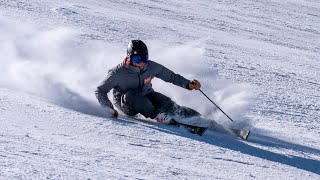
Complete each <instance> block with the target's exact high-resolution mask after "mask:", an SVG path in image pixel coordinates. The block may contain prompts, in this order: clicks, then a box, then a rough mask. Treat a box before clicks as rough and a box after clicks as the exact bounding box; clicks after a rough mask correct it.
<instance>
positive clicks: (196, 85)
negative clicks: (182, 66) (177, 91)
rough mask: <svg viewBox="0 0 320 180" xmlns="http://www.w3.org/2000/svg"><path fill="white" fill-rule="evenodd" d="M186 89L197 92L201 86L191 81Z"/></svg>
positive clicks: (196, 81) (195, 81) (197, 82)
mask: <svg viewBox="0 0 320 180" xmlns="http://www.w3.org/2000/svg"><path fill="white" fill-rule="evenodd" d="M187 88H188V89H190V90H194V89H195V90H199V89H200V88H201V84H200V82H199V81H198V80H195V79H194V80H193V81H191V82H189V84H188V86H187Z"/></svg>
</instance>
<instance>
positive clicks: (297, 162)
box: [53, 83, 320, 174]
mask: <svg viewBox="0 0 320 180" xmlns="http://www.w3.org/2000/svg"><path fill="white" fill-rule="evenodd" d="M53 88H55V90H54V91H53V92H55V94H53V97H55V98H54V100H53V103H55V104H57V105H60V106H62V107H65V108H68V109H72V110H75V111H78V112H81V113H84V114H89V115H93V116H97V117H103V118H106V117H108V116H107V113H106V112H105V110H104V109H102V108H101V107H99V106H97V105H96V104H94V103H91V102H89V101H87V100H86V99H84V98H82V97H81V96H80V95H78V94H77V93H75V92H73V91H71V90H70V89H68V88H66V87H64V86H63V85H61V84H57V83H56V84H54V86H53ZM58 97H61V98H58ZM114 121H115V122H118V123H126V124H136V123H139V121H134V120H129V121H128V119H117V120H116V119H115V120H114ZM145 123H148V122H147V121H146V122H144V123H142V124H141V123H139V124H140V125H144V126H146V127H149V128H152V129H155V130H158V131H162V132H166V133H171V134H175V135H178V136H183V137H187V138H190V139H194V140H197V141H202V142H205V143H208V144H211V145H215V146H220V147H223V148H226V149H231V150H234V151H239V152H241V153H243V154H247V155H250V156H255V157H259V158H263V159H266V160H269V161H273V162H278V163H282V164H286V165H289V166H292V167H296V168H299V169H302V170H306V171H309V172H312V173H316V174H320V168H319V167H320V161H318V160H313V159H308V158H304V157H298V156H294V155H292V156H287V155H282V154H278V153H275V152H270V151H267V150H263V149H259V148H257V147H253V146H251V145H249V144H246V143H244V142H243V141H242V140H239V139H235V138H232V137H230V136H227V135H224V134H221V133H216V132H214V133H211V134H210V133H209V135H207V136H206V135H204V136H202V137H200V136H197V135H194V134H190V133H189V132H185V131H179V130H178V129H176V128H172V127H170V126H166V125H163V124H157V123H152V122H149V123H151V124H152V125H151V126H150V124H149V125H148V124H145ZM249 142H253V143H256V144H260V145H263V146H271V147H277V148H284V149H291V150H294V151H300V152H308V153H311V154H314V155H316V156H320V150H318V149H314V148H310V147H307V146H303V145H299V144H294V143H291V142H287V141H284V140H281V139H277V138H273V137H268V136H267V135H260V134H251V135H250V138H249ZM226 160H227V159H226ZM232 161H234V160H232ZM249 165H251V164H249Z"/></svg>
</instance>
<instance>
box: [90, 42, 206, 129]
mask: <svg viewBox="0 0 320 180" xmlns="http://www.w3.org/2000/svg"><path fill="white" fill-rule="evenodd" d="M154 77H157V78H160V79H162V80H164V81H166V82H169V83H173V84H175V85H177V86H180V87H183V88H186V89H189V90H199V89H200V87H201V84H200V82H199V81H197V80H192V81H190V80H188V79H186V78H184V77H182V76H181V75H179V74H176V73H174V72H172V71H171V70H169V69H167V68H166V67H164V66H162V65H160V64H158V63H156V62H154V61H152V60H149V58H148V48H147V46H146V45H145V43H144V42H142V41H141V40H131V41H130V43H129V45H128V48H127V56H126V57H125V59H124V61H123V62H122V63H121V64H119V65H118V66H116V67H114V68H112V69H110V70H109V72H108V76H107V77H106V78H105V79H104V81H103V82H102V83H101V85H99V86H98V88H97V90H96V91H95V95H96V97H97V99H98V101H99V103H100V105H101V106H102V107H105V108H110V109H111V112H112V117H114V118H117V117H118V112H117V110H116V109H115V107H114V106H113V104H112V103H111V101H110V100H109V98H108V95H107V94H108V92H109V91H110V90H111V89H113V98H114V105H115V106H116V107H117V108H118V109H119V110H121V111H122V112H123V113H124V114H126V115H128V116H135V115H137V114H138V113H140V114H142V115H143V116H145V117H146V118H151V119H155V120H156V121H158V122H161V123H164V124H170V123H171V120H172V118H173V116H179V117H193V116H201V115H200V113H199V112H197V111H195V110H193V109H191V108H188V107H183V106H180V105H178V104H176V103H175V102H174V101H172V100H171V99H170V98H169V97H167V96H165V95H163V94H161V93H159V92H156V91H154V90H153V88H152V84H151V80H152V79H153V78H154Z"/></svg>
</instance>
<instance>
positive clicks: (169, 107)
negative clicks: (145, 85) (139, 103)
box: [146, 91, 201, 117]
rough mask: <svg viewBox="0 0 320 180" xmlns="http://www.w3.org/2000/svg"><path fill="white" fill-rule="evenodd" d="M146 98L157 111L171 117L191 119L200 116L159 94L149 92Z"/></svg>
mask: <svg viewBox="0 0 320 180" xmlns="http://www.w3.org/2000/svg"><path fill="white" fill-rule="evenodd" d="M146 97H147V98H148V99H149V100H150V101H151V103H152V105H153V106H154V107H155V108H157V109H159V110H160V111H162V112H166V113H168V114H170V115H172V116H174V115H178V116H180V117H193V116H201V114H200V113H199V112H198V111H196V110H194V109H191V108H189V107H185V106H180V105H178V104H177V103H175V102H174V101H172V100H171V99H170V98H169V97H167V96H165V95H163V94H161V93H159V92H155V91H153V92H151V93H149V94H148V95H146Z"/></svg>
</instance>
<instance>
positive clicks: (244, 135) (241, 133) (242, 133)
mask: <svg viewBox="0 0 320 180" xmlns="http://www.w3.org/2000/svg"><path fill="white" fill-rule="evenodd" d="M230 130H231V131H232V133H233V134H234V135H236V136H237V137H239V138H241V139H243V140H245V141H246V140H247V139H248V137H249V135H250V131H248V130H242V129H230Z"/></svg>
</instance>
